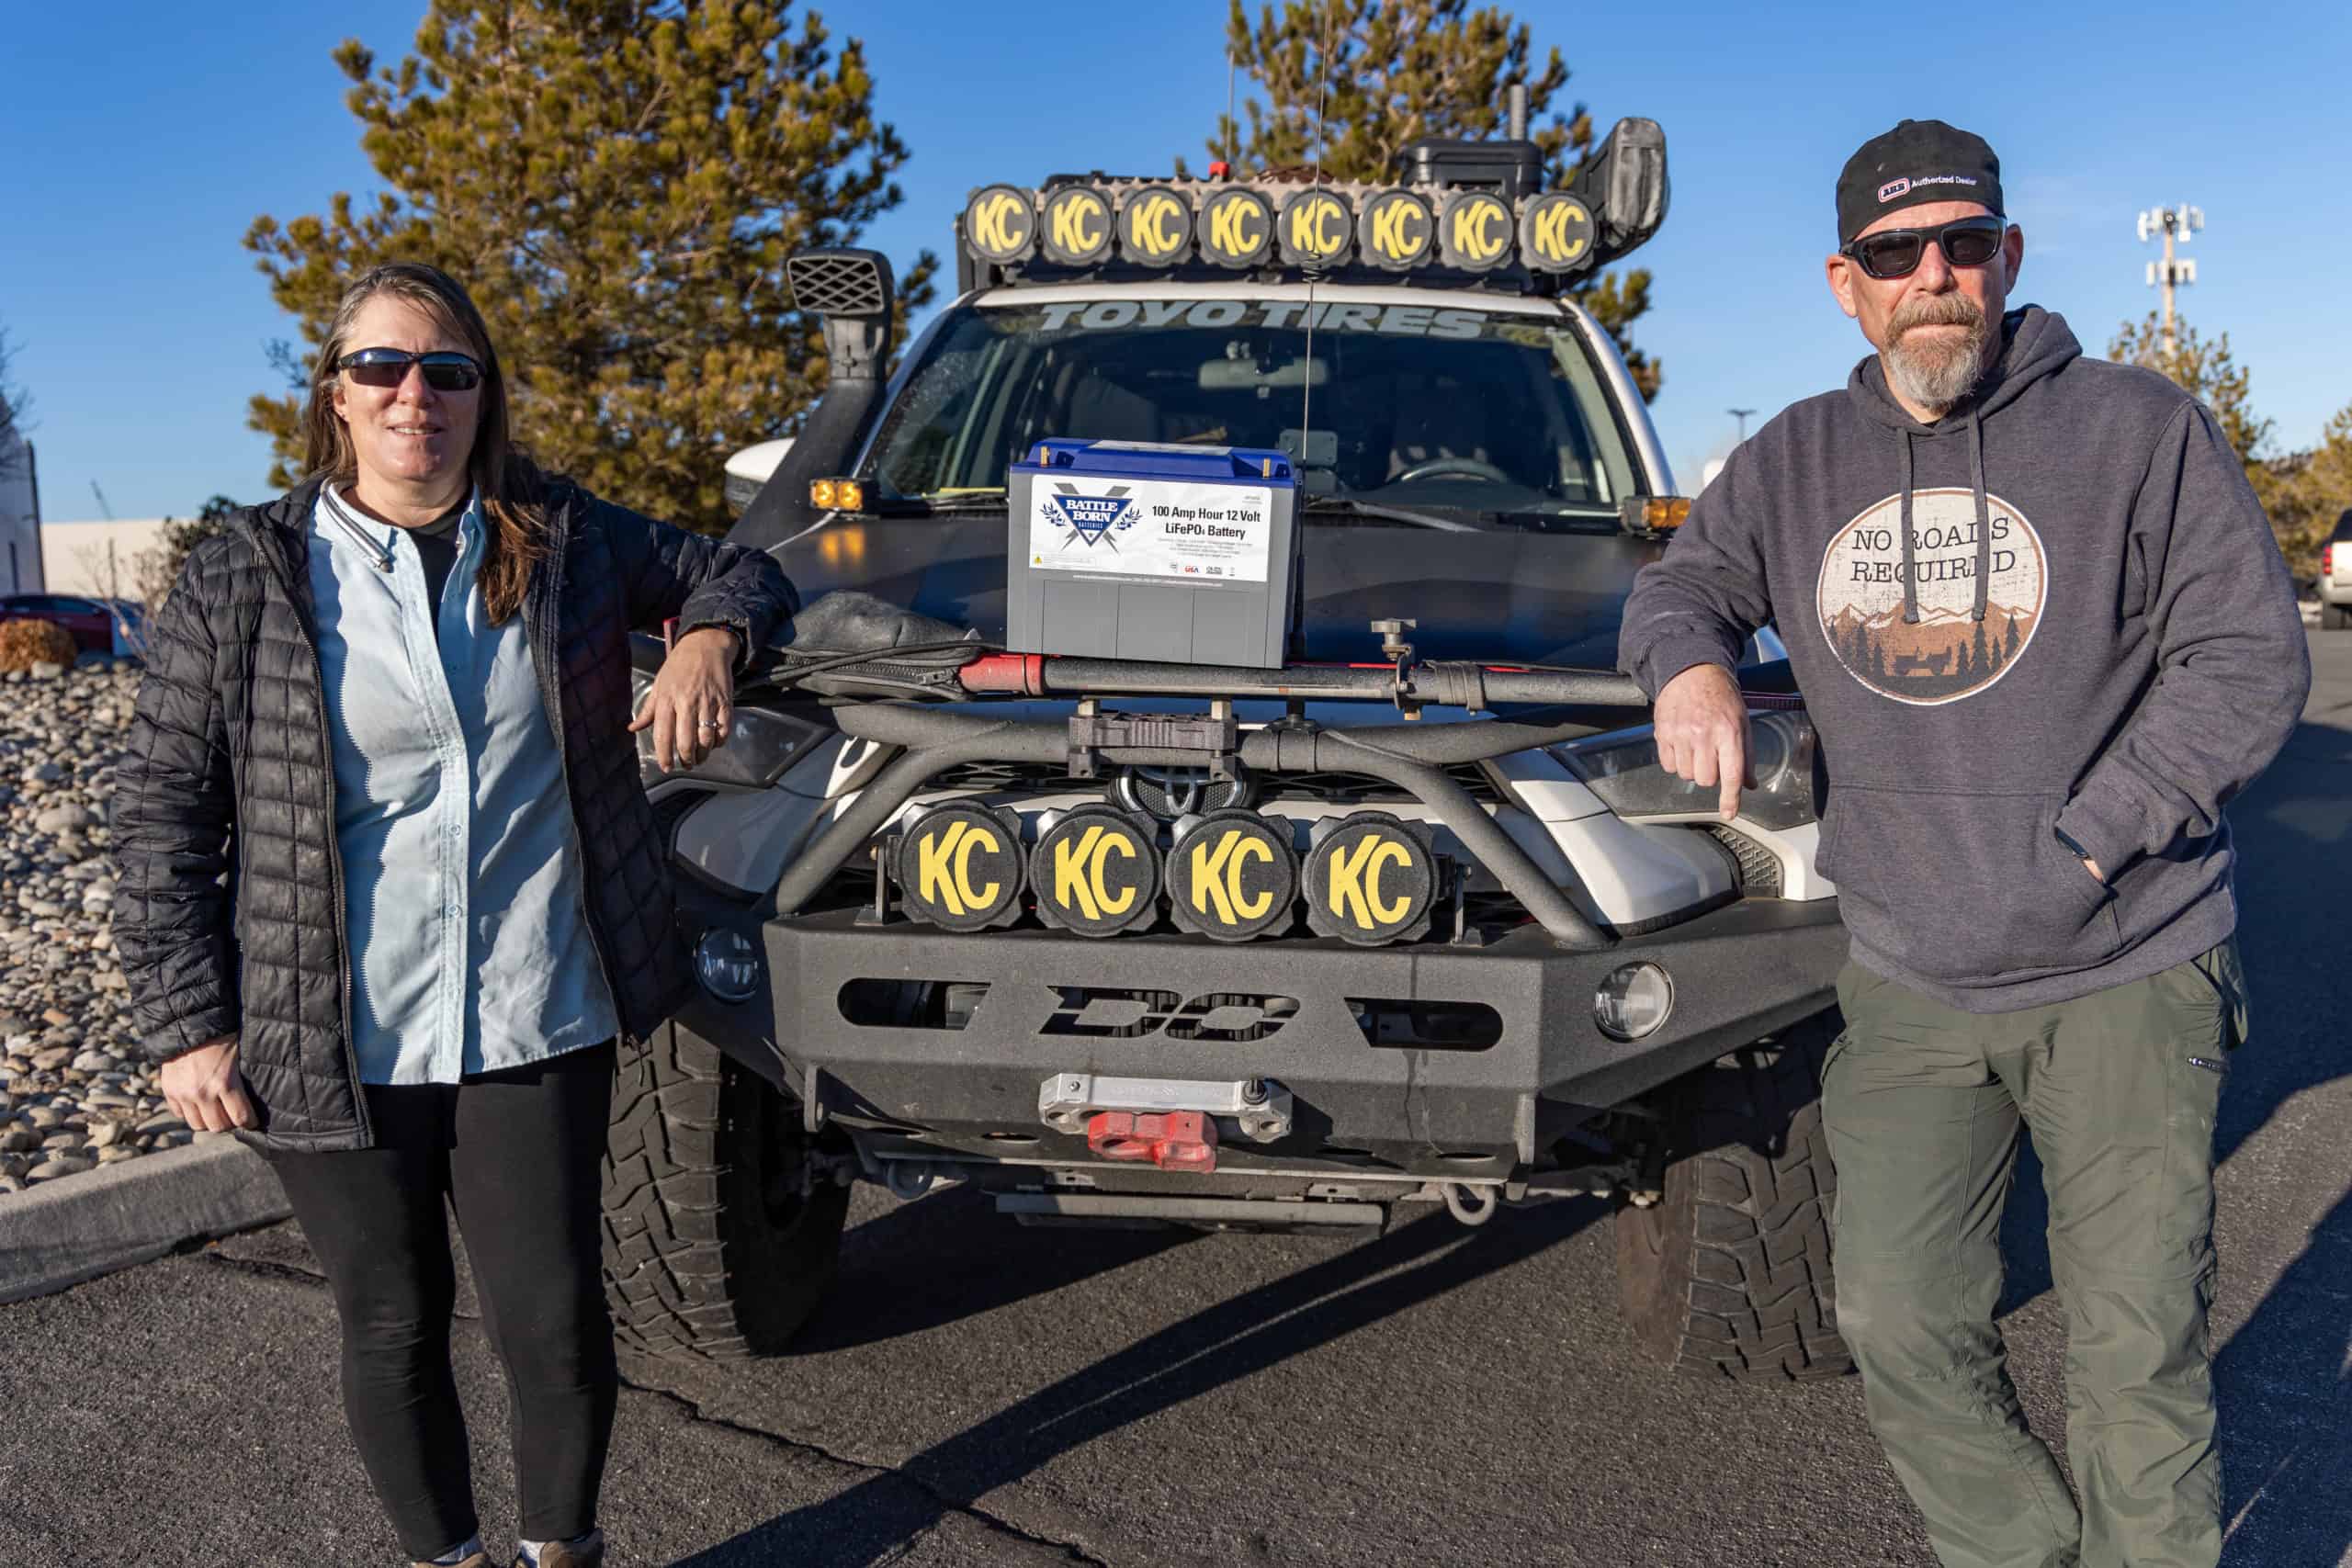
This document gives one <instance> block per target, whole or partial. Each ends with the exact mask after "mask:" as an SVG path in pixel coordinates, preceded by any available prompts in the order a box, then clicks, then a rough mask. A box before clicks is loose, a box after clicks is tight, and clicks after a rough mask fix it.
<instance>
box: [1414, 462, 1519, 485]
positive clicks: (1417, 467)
mask: <svg viewBox="0 0 2352 1568" xmlns="http://www.w3.org/2000/svg"><path fill="white" fill-rule="evenodd" d="M1440 474H1460V475H1462V476H1464V478H1467V479H1492V480H1493V481H1494V482H1495V483H1497V484H1498V485H1507V484H1512V483H1515V482H1517V481H1515V480H1514V479H1512V478H1511V477H1510V475H1509V474H1507V473H1505V472H1503V471H1502V470H1501V469H1500V468H1497V467H1495V466H1494V465H1493V464H1492V463H1482V462H1480V461H1478V459H1477V458H1476V457H1430V458H1429V459H1427V460H1426V461H1423V462H1419V463H1416V464H1414V465H1413V466H1412V467H1411V468H1407V469H1406V470H1405V471H1404V472H1403V473H1401V474H1398V475H1397V477H1396V478H1395V479H1390V480H1389V481H1388V482H1389V483H1390V484H1393V485H1401V484H1408V483H1410V482H1411V481H1412V480H1414V479H1435V478H1436V477H1437V476H1438V475H1440Z"/></svg>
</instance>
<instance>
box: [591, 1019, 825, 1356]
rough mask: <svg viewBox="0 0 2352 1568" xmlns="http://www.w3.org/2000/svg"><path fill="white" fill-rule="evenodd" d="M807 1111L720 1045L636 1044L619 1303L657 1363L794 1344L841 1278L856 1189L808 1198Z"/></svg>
mask: <svg viewBox="0 0 2352 1568" xmlns="http://www.w3.org/2000/svg"><path fill="white" fill-rule="evenodd" d="M808 1148H809V1140H808V1135H807V1134H805V1133H804V1132H803V1131H802V1130H801V1124H800V1110H799V1107H798V1106H797V1105H795V1104H793V1103H792V1102H791V1101H790V1100H787V1099H786V1097H785V1096H784V1095H783V1094H781V1093H779V1092H778V1091H777V1090H776V1089H775V1087H774V1086H773V1085H772V1084H770V1083H768V1082H767V1081H766V1080H765V1079H763V1078H762V1077H760V1076H759V1074H758V1073H756V1072H754V1071H753V1070H752V1069H751V1068H749V1067H746V1066H741V1065H740V1064H738V1063H736V1062H733V1061H730V1060H729V1059H728V1057H727V1056H726V1055H724V1054H723V1053H722V1052H720V1051H719V1050H718V1048H717V1047H716V1046H713V1045H711V1044H709V1043H707V1042H705V1041H703V1040H700V1039H697V1038H696V1037H695V1036H694V1035H693V1034H690V1033H687V1032H684V1031H682V1030H680V1029H678V1028H677V1027H676V1026H675V1025H673V1024H664V1025H662V1028H661V1029H660V1030H658V1031H656V1032H655V1033H654V1035H653V1037H652V1038H651V1039H650V1040H648V1041H647V1042H645V1043H644V1044H642V1045H640V1046H639V1047H637V1048H636V1049H635V1050H634V1051H632V1050H630V1049H628V1047H626V1046H624V1048H623V1050H622V1052H621V1059H620V1067H619V1072H618V1074H617V1077H616V1081H615V1083H614V1086H613V1114H612V1128H611V1133H610V1134H609V1136H608V1137H607V1139H606V1143H605V1170H604V1206H605V1243H604V1250H605V1300H606V1302H607V1303H609V1304H610V1306H611V1308H612V1314H613V1329H614V1334H615V1337H616V1339H617V1340H618V1342H619V1343H620V1345H621V1346H622V1348H625V1349H630V1350H635V1351H638V1352H640V1353H642V1354H647V1355H657V1356H660V1355H670V1356H674V1355H696V1356H705V1357H709V1358H711V1359H722V1360H724V1359H740V1358H742V1357H745V1356H755V1355H768V1354H773V1353H774V1352H775V1351H778V1350H781V1349H783V1348H784V1347H785V1345H786V1342H787V1341H788V1340H790V1339H791V1337H792V1336H793V1334H794V1332H795V1331H797V1329H798V1328H799V1327H800V1325H802V1324H803V1323H804V1322H806V1321H807V1320H808V1318H809V1314H811V1313H812V1312H814V1311H815V1310H816V1308H817V1304H818V1303H819V1302H820V1301H821V1300H822V1299H823V1297H824V1294H825V1292H826V1290H827V1289H828V1288H829V1287H830V1286H831V1284H832V1280H833V1269H834V1264H835V1261H836V1259H837V1258H838V1257H839V1255H840V1252H841V1239H842V1218H843V1216H844V1215H845V1214H846V1213H847V1212H848V1209H849V1191H848V1190H847V1189H846V1188H843V1187H841V1186H838V1185H836V1184H834V1183H832V1182H831V1181H820V1182H819V1183H817V1184H816V1186H815V1187H814V1188H813V1190H810V1191H809V1193H808V1194H806V1195H805V1196H803V1195H801V1194H800V1193H799V1192H798V1191H797V1186H796V1183H795V1177H796V1176H797V1162H798V1161H799V1160H800V1159H801V1158H803V1157H804V1156H805V1154H806V1152H807V1150H808Z"/></svg>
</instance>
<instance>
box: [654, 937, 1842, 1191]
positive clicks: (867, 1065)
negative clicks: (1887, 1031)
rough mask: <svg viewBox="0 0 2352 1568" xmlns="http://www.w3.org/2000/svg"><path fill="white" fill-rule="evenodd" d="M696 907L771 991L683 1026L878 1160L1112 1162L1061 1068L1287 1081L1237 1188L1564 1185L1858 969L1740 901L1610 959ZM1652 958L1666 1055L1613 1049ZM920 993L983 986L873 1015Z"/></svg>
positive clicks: (1225, 1154) (1834, 946) (1527, 943)
mask: <svg viewBox="0 0 2352 1568" xmlns="http://www.w3.org/2000/svg"><path fill="white" fill-rule="evenodd" d="M680 914H681V919H682V920H683V921H684V924H685V927H686V932H685V934H686V936H687V938H688V940H689V941H690V942H691V941H694V940H697V939H699V938H700V936H701V935H702V934H703V932H704V931H707V930H708V929H709V928H710V927H712V926H715V925H728V926H732V927H734V928H736V929H738V930H741V931H743V932H744V934H746V935H748V936H752V938H753V939H754V941H755V942H756V943H757V944H758V945H759V947H760V948H761V950H762V952H763V953H764V956H765V960H766V964H767V971H768V974H767V978H768V982H769V983H768V985H767V987H765V988H764V990H763V992H762V993H761V994H759V995H757V996H755V997H754V998H752V1000H750V1001H748V1002H745V1003H742V1004H741V1005H738V1006H729V1005H727V1004H724V1003H721V1002H718V1001H716V1000H714V999H713V998H710V997H709V996H708V995H707V994H705V993H703V992H701V991H700V990H699V989H697V990H696V991H695V994H694V996H693V998H692V999H691V1000H690V1001H689V1002H688V1004H687V1005H686V1006H685V1007H684V1009H683V1010H681V1012H680V1014H679V1019H678V1021H679V1022H680V1023H681V1024H682V1025H683V1026H684V1027H685V1028H687V1029H689V1030H691V1031H693V1032H695V1033H696V1034H699V1035H701V1036H703V1037H704V1038H706V1039H708V1040H710V1041H712V1042H714V1043H717V1044H718V1045H719V1046H720V1047H721V1048H722V1049H724V1050H726V1051H727V1052H728V1053H729V1055H734V1056H736V1057H737V1058H739V1059H741V1060H743V1061H745V1062H747V1063H748V1064H750V1065H752V1066H755V1067H756V1068H758V1069H759V1070H761V1071H762V1072H763V1073H765V1074H767V1075H768V1076H769V1077H772V1078H774V1079H775V1080H776V1081H777V1082H778V1083H779V1084H780V1085H782V1086H783V1087H785V1088H787V1089H790V1090H791V1091H792V1092H793V1093H795V1094H796V1095H798V1096H800V1097H801V1098H802V1100H803V1102H804V1105H813V1108H814V1111H815V1112H816V1113H817V1114H818V1115H819V1116H820V1118H821V1119H823V1120H828V1121H831V1122H835V1123H837V1124H840V1125H842V1126H845V1127H847V1128H850V1129H853V1130H854V1131H855V1132H856V1134H857V1136H858V1139H859V1142H860V1143H861V1144H862V1145H866V1147H867V1149H868V1152H869V1153H875V1154H878V1155H879V1156H882V1157H895V1158H919V1159H933V1160H942V1159H944V1160H983V1161H989V1162H994V1163H1013V1164H1023V1165H1091V1164H1096V1163H1099V1162H1096V1161H1094V1159H1093V1157H1092V1156H1091V1155H1090V1153H1089V1151H1088V1149H1087V1145H1086V1141H1085V1139H1084V1138H1083V1137H1082V1136H1071V1135H1069V1134H1065V1133H1062V1132H1059V1131H1057V1129H1055V1128H1053V1127H1051V1126H1049V1125H1046V1123H1044V1122H1043V1121H1042V1120H1041V1118H1040V1116H1039V1108H1038V1091H1039V1086H1040V1084H1041V1083H1042V1082H1043V1081H1044V1080H1045V1079H1046V1078H1047V1077H1051V1076H1053V1075H1055V1074H1057V1073H1089V1074H1096V1075H1106V1076H1118V1077H1163V1078H1183V1079H1238V1078H1250V1077H1264V1078H1272V1079H1274V1080H1277V1081H1278V1082H1279V1083H1280V1084H1281V1085H1282V1086H1283V1088H1286V1089H1289V1090H1290V1092H1291V1094H1292V1096H1293V1097H1294V1101H1295V1121H1294V1124H1293V1126H1292V1128H1291V1130H1290V1132H1289V1134H1287V1135H1286V1136H1284V1137H1283V1138H1281V1139H1280V1140H1278V1141H1276V1142H1274V1143H1271V1144H1255V1143H1250V1142H1246V1141H1243V1140H1241V1139H1239V1138H1236V1137H1228V1138H1227V1139H1226V1141H1225V1143H1224V1145H1223V1148H1222V1150H1221V1153H1220V1161H1219V1166H1218V1173H1217V1176H1216V1178H1212V1179H1216V1180H1222V1179H1224V1178H1225V1177H1226V1176H1227V1173H1234V1172H1247V1171H1252V1170H1254V1171H1259V1172H1262V1173H1268V1174H1272V1173H1275V1172H1293V1173H1307V1174H1312V1173H1317V1172H1321V1173H1329V1172H1330V1171H1333V1170H1354V1171H1357V1172H1359V1173H1362V1174H1367V1175H1369V1174H1374V1173H1378V1174H1394V1175H1402V1176H1417V1177H1420V1178H1424V1179H1436V1180H1450V1181H1462V1180H1472V1181H1495V1180H1498V1179H1505V1178H1508V1177H1510V1176H1511V1175H1512V1174H1514V1173H1515V1172H1516V1173H1522V1174H1523V1173H1525V1172H1527V1171H1528V1170H1530V1169H1540V1168H1543V1167H1544V1164H1545V1163H1546V1160H1547V1158H1548V1151H1549V1149H1550V1145H1551V1144H1552V1143H1553V1142H1554V1141H1555V1139H1557V1138H1559V1137H1560V1136H1562V1135H1563V1134H1566V1133H1567V1132H1569V1131H1570V1130H1572V1129H1573V1128H1575V1127H1577V1125H1579V1124H1581V1123H1583V1122H1589V1121H1590V1120H1591V1119H1592V1118H1593V1117H1594V1116H1595V1115H1596V1114H1598V1113H1599V1112H1600V1111H1605V1110H1607V1109H1609V1108H1611V1107H1612V1106H1616V1105H1620V1104H1622V1103H1623V1102H1624V1101H1626V1100H1631V1099H1633V1098H1634V1097H1635V1096H1638V1095H1640V1094H1643V1093H1644V1092H1645V1091H1647V1090H1649V1089H1655V1088H1656V1087H1657V1086H1658V1085H1660V1084H1662V1083H1665V1082H1666V1081H1667V1080H1668V1079H1670V1078H1673V1077H1679V1075H1680V1074H1682V1073H1684V1072H1687V1071H1689V1070H1690V1069H1691V1068H1693V1067H1696V1066H1701V1065H1702V1064H1704V1063H1706V1062H1709V1061H1712V1060H1713V1059H1714V1058H1715V1057H1717V1056H1720V1055H1724V1053H1725V1052H1728V1051H1731V1050H1734V1049H1736V1048H1737V1047H1738V1046H1741V1045H1744V1044H1747V1043H1750V1042H1752V1041H1754V1040H1756V1039H1758V1037H1759V1036H1762V1035H1765V1034H1769V1033H1771V1032H1775V1031H1777V1030H1780V1029H1781V1028H1784V1027H1786V1026H1787V1025H1789V1024H1792V1023H1793V1022H1795V1021H1798V1020H1799V1019H1802V1018H1804V1017H1806V1016H1808V1015H1810V1014H1812V1013H1814V1012H1816V1011H1818V1010H1821V1009H1822V1008H1824V1007H1826V1006H1827V1005H1828V1004H1829V1003H1830V1001H1831V1000H1832V997H1833V990H1834V986H1835V980H1836V976H1837V972H1838V966H1839V964H1842V963H1843V961H1844V959H1845V955H1846V932H1845V929H1844V927H1843V926H1842V925H1841V924H1839V923H1838V918H1837V906H1836V904H1835V903H1834V902H1831V901H1824V902H1819V903H1804V904H1800V903H1784V902H1780V901H1777V900H1769V899H1758V900H1752V901H1748V902H1745V903H1739V904H1734V905H1731V906H1729V907H1727V908H1723V909H1719V910H1717V911H1715V912H1713V913H1712V914H1708V915H1703V916H1701V917H1699V918H1697V919H1692V920H1690V921H1687V922H1685V923H1683V924H1681V925H1678V926H1674V927H1671V928H1669V929H1668V930H1665V931H1658V932H1656V933H1654V934H1651V935H1648V936H1645V937H1639V938H1633V939H1628V940H1625V941H1623V942H1617V943H1615V944H1614V945H1612V946H1611V947H1610V948H1608V949H1606V950H1603V951H1589V952H1578V951H1567V950H1564V949H1563V948H1562V947H1561V946H1560V945H1559V944H1558V943H1556V942H1554V941H1553V940H1552V939H1550V938H1549V937H1548V936H1546V935H1545V934H1544V932H1542V931H1538V930H1535V929H1533V928H1532V927H1531V928H1522V929H1521V930H1519V931H1514V932H1512V933H1511V934H1510V935H1509V936H1506V937H1504V938H1502V939H1501V940H1499V941H1497V942H1492V943H1490V944H1488V945H1487V946H1484V947H1453V946H1448V945H1443V944H1435V943H1420V944H1409V945H1405V946H1398V947H1389V948H1357V947H1351V946H1348V945H1347V944H1345V943H1343V942H1335V941H1328V940H1323V939H1317V938H1295V939H1283V940H1277V941H1268V942H1250V943H1245V944H1238V945H1223V944H1219V943H1216V942H1208V941H1205V940H1201V939H1196V938H1193V937H1188V936H1183V935H1178V934H1149V935H1128V936H1122V937H1115V938H1112V939H1108V940H1097V939H1090V938H1085V937H1080V936H1073V935H1069V934H1066V933H1062V932H1057V931H1046V930H1032V929H1011V930H1004V931H989V932H984V933H978V934H957V933H953V932H947V931H938V930H935V929H933V928H929V927H925V926H920V925H913V924H908V923H903V922H901V923H894V924H891V925H888V926H885V927H880V928H876V927H870V926H861V925H859V924H858V923H857V921H856V917H855V914H854V911H850V910H845V909H843V910H834V911H830V912H825V913H820V914H816V915H809V916H801V917H791V918H786V919H773V920H768V921H765V922H762V921H761V920H760V919H759V918H758V916H757V914H756V913H755V912H752V911H750V910H746V909H743V908H740V907H735V906H730V905H726V904H723V903H721V902H719V901H718V900H716V899H713V898H711V897H708V896H707V895H702V894H695V893H689V894H687V895H686V896H685V897H684V901H683V902H682V906H681V910H680ZM1637 959H1645V960H1649V961H1651V962H1654V963H1657V964H1661V965H1663V966H1664V967H1665V968H1666V970H1667V972H1668V975H1669V976H1671V978H1672V980H1673V985H1674V996H1675V1001H1674V1008H1673V1011H1672V1013H1671V1015H1670V1016H1669V1017H1668V1021H1666V1023H1665V1024H1664V1025H1663V1026H1662V1027H1660V1028H1659V1029H1658V1030H1657V1032H1655V1033H1653V1034H1651V1035H1649V1036H1648V1037H1646V1038H1645V1039H1642V1040H1639V1041H1634V1042H1630V1043H1629V1042H1623V1041H1618V1040H1614V1039H1611V1038H1610V1037H1609V1036H1607V1035H1605V1034H1603V1033H1602V1032H1601V1031H1600V1028H1599V1027H1598V1026H1597V1025H1596V1023H1595V1022H1594V1020H1593V995H1594V991H1595V988H1596V987H1598V986H1599V985H1600V981H1601V979H1602V978H1603V977H1604V976H1606V975H1608V974H1609V972H1610V971H1611V970H1612V969H1614V968H1616V967H1617V966H1618V965H1620V964H1627V963H1631V962H1633V961H1634V960H1637ZM909 982H917V983H921V982H932V983H939V984H945V985H952V986H956V987H959V990H958V993H957V994H958V995H959V996H960V997H962V998H965V999H966V1000H967V1001H968V1000H969V999H970V998H972V997H973V996H974V995H975V994H976V993H975V990H974V988H975V987H986V990H985V993H984V994H979V995H978V1002H977V1006H973V1007H970V1008H969V1009H968V1015H967V1014H966V1010H964V1009H959V1010H957V1012H956V1015H955V1016H953V1017H951V1018H950V1019H949V1020H947V1021H946V1023H947V1026H942V1027H916V1026H910V1025H908V1024H906V1023H903V1022H895V1021H876V1010H875V998H876V997H887V996H888V995H891V994H893V987H899V988H900V993H899V994H903V987H905V986H906V985H907V983H909ZM1374 1001H1378V1002H1385V1003H1390V1004H1394V1005H1393V1006H1392V1007H1391V1008H1390V1009H1389V1011H1390V1012H1391V1013H1392V1015H1402V1014H1403V1013H1404V1012H1405V1011H1407V1007H1406V1004H1409V1003H1416V1002H1418V1003H1423V1004H1427V1003H1448V1004H1457V1008H1456V1009H1455V1010H1453V1016H1454V1017H1455V1018H1457V1019H1460V1018H1465V1017H1466V1018H1471V1019H1474V1020H1477V1019H1485V1020H1486V1021H1487V1033H1489V1034H1491V1035H1493V1037H1494V1038H1493V1041H1492V1043H1487V1044H1465V1043H1442V1042H1439V1041H1436V1040H1433V1039H1432V1038H1430V1036H1429V1035H1428V1034H1426V1033H1424V1034H1423V1035H1422V1036H1420V1037H1419V1039H1415V1038H1411V1037H1408V1038H1407V1039H1405V1040H1403V1041H1401V1042H1397V1043H1374V1040H1372V1039H1370V1038H1368V1037H1367V1032H1366V1030H1365V1029H1364V1027H1363V1025H1362V1024H1361V1023H1360V1022H1359V1017H1360V1015H1361V1014H1362V1013H1363V1011H1364V1004H1366V1003H1368V1002H1374ZM1461 1004H1466V1005H1467V1007H1468V1009H1469V1010H1468V1011H1466V1012H1465V1011H1464V1010H1462V1009H1461V1007H1460V1006H1459V1005H1461ZM1481 1008H1483V1009H1489V1010H1491V1011H1492V1017H1491V1019H1487V1015H1486V1014H1483V1013H1479V1012H1477V1011H1476V1010H1477V1009H1481ZM956 1025H960V1027H958V1026H956Z"/></svg>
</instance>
